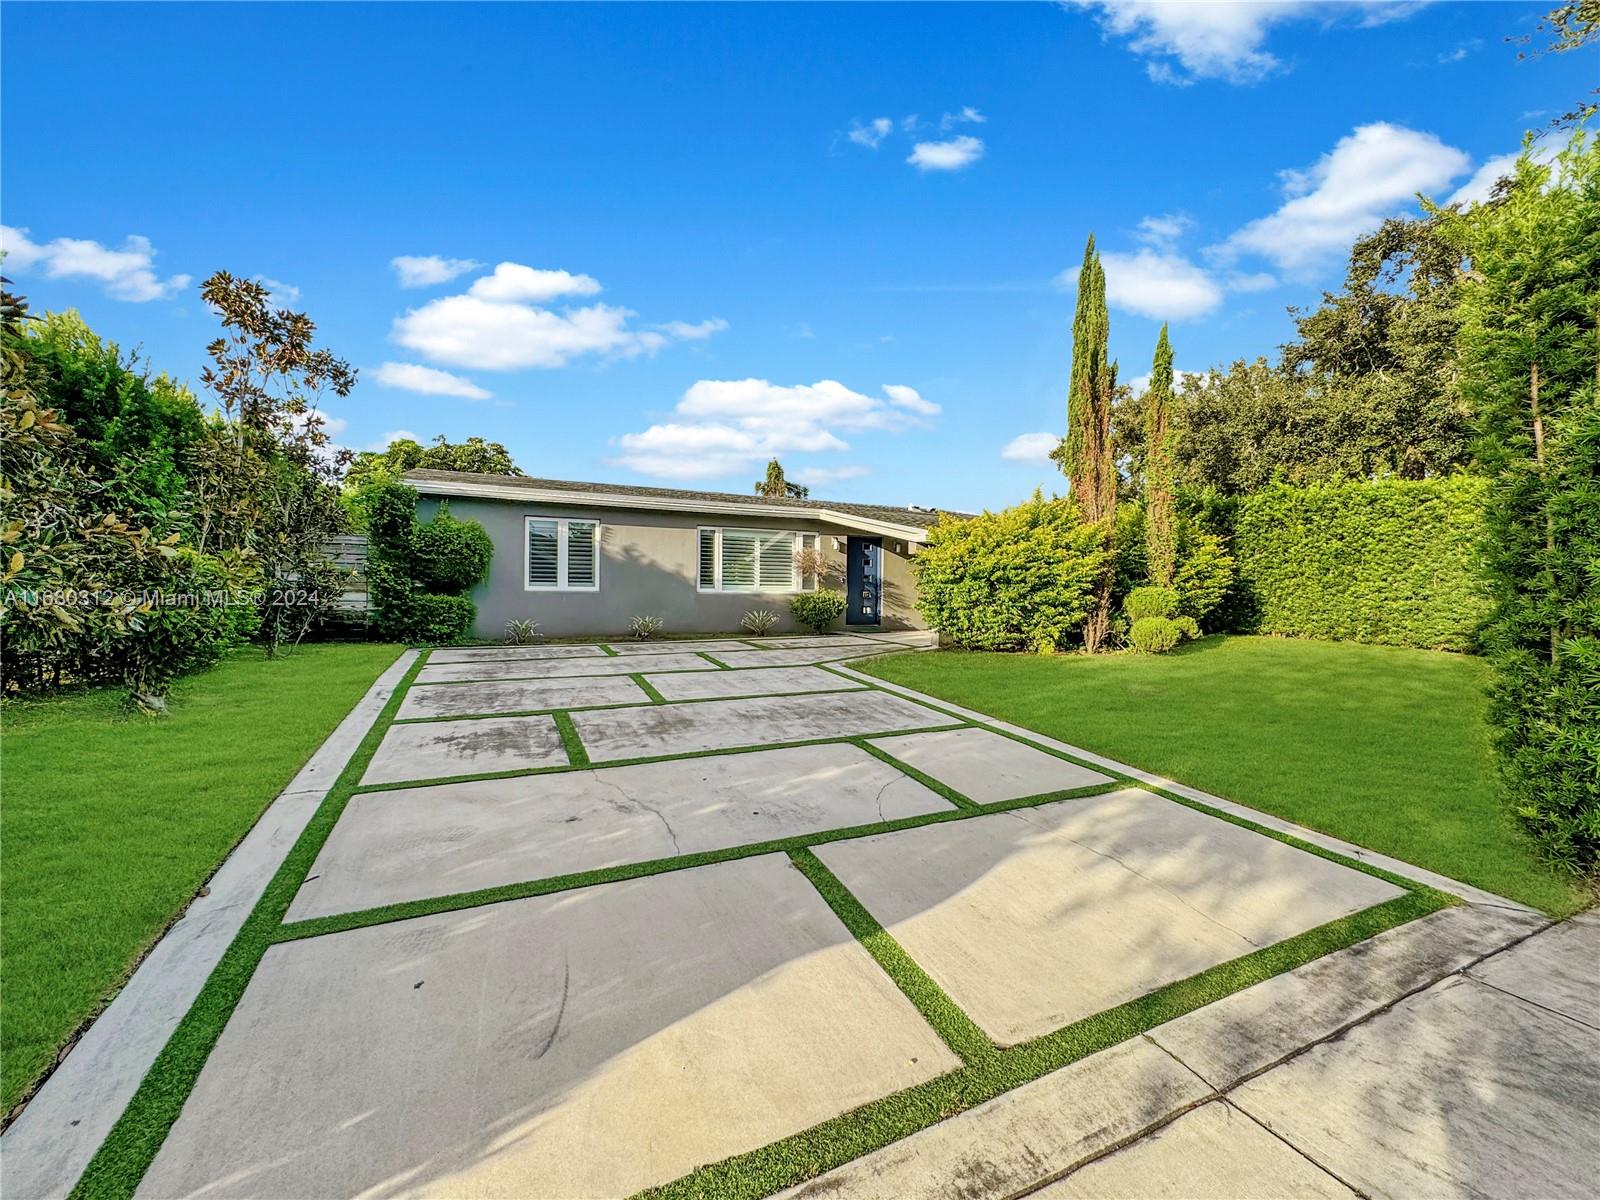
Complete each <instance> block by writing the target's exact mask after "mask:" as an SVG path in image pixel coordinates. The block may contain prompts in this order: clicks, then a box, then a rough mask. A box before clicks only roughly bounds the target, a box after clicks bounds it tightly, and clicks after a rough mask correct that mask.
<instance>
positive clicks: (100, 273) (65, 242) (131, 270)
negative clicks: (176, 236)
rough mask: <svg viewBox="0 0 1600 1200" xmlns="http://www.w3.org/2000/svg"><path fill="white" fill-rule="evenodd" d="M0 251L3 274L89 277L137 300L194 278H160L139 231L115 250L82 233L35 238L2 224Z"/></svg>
mask: <svg viewBox="0 0 1600 1200" xmlns="http://www.w3.org/2000/svg"><path fill="white" fill-rule="evenodd" d="M0 250H3V251H5V270H6V272H7V274H12V275H27V274H29V273H30V272H32V271H35V270H37V271H38V272H39V273H40V274H42V275H43V276H44V277H45V278H46V279H89V280H93V281H94V282H96V283H98V284H100V285H101V286H102V287H103V288H104V289H105V293H106V295H108V296H110V297H111V298H112V299H113V300H127V301H130V302H131V303H135V304H142V303H144V302H146V301H149V300H165V299H166V298H168V297H169V296H173V295H176V294H177V293H178V292H181V291H182V290H183V289H184V288H186V287H188V286H189V282H190V279H191V278H192V277H191V276H188V275H169V276H168V277H167V278H166V279H162V278H160V277H159V276H158V275H157V274H156V271H155V259H156V250H155V247H154V246H152V245H151V244H150V239H149V238H146V237H139V236H138V235H137V234H135V235H132V236H130V237H128V238H126V239H125V240H124V241H123V243H122V248H121V249H120V250H113V249H111V248H110V247H107V246H102V245H101V244H100V243H99V242H92V241H88V240H86V239H83V238H67V237H58V238H56V239H54V240H53V241H49V242H43V243H40V242H35V241H34V240H33V239H32V238H30V237H29V236H28V230H26V229H18V228H14V227H12V226H10V225H0Z"/></svg>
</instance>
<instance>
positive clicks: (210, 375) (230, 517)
mask: <svg viewBox="0 0 1600 1200" xmlns="http://www.w3.org/2000/svg"><path fill="white" fill-rule="evenodd" d="M200 295H201V297H202V299H204V300H205V302H206V303H207V304H208V305H210V306H211V308H212V309H213V310H215V311H216V312H217V314H218V315H219V317H220V319H221V321H222V327H223V330H224V331H225V332H224V333H223V335H222V336H221V337H218V338H216V339H215V340H214V341H212V342H211V344H210V345H209V346H208V347H207V353H209V354H210V356H211V360H212V361H211V364H210V365H208V366H207V367H206V368H205V369H204V370H203V371H202V372H201V376H200V378H201V381H202V382H203V383H204V384H205V386H206V387H207V388H208V389H209V390H210V391H211V392H212V394H213V395H215V396H216V397H217V399H218V400H219V401H220V402H221V404H222V410H223V413H224V415H225V419H224V420H223V421H222V422H218V423H213V424H212V425H211V426H209V427H208V430H207V432H208V435H209V436H208V437H206V438H205V439H204V440H203V441H202V443H201V444H200V446H199V447H198V448H197V450H196V451H195V454H194V458H195V461H196V467H197V474H198V476H199V483H200V487H199V489H198V496H197V499H198V501H199V508H200V513H199V516H200V521H199V530H198V543H199V545H198V548H199V549H200V550H201V551H203V552H210V553H216V552H218V551H221V550H237V551H242V552H245V553H248V554H250V555H252V556H253V557H254V558H255V560H256V561H257V562H258V563H259V564H260V568H261V572H262V579H263V583H264V585H265V586H264V587H263V588H262V589H261V593H260V594H261V597H262V600H261V613H260V616H261V631H262V640H263V643H264V645H265V646H266V649H267V654H268V656H269V657H270V656H271V655H272V654H274V653H276V652H277V650H278V648H279V647H280V646H281V645H283V644H285V643H286V642H288V643H292V642H295V641H298V640H299V638H301V637H302V636H304V634H305V633H306V632H307V630H308V629H309V628H310V627H311V625H312V623H313V622H315V621H316V620H318V619H319V618H321V617H323V616H324V615H326V614H327V613H329V612H331V611H332V609H333V607H334V606H335V605H336V604H337V602H338V599H339V593H340V591H341V587H342V582H343V575H342V572H340V571H338V569H337V568H335V567H334V566H333V564H332V562H331V561H330V559H329V557H328V555H327V553H326V551H325V549H324V547H325V546H326V544H327V541H328V538H329V537H330V536H331V535H333V534H335V533H338V532H339V531H340V530H342V529H343V528H345V515H344V509H343V507H342V506H341V505H340V503H339V494H338V489H337V487H336V481H337V479H338V477H339V474H340V473H341V471H342V470H343V469H344V467H345V466H346V465H347V464H348V462H349V458H350V454H349V451H346V450H336V449H335V448H334V447H332V446H331V445H330V444H329V438H328V431H327V421H326V419H325V418H324V417H323V415H322V413H321V410H320V403H321V399H322V397H323V395H324V394H325V393H327V392H332V393H333V394H334V395H336V396H348V395H349V394H350V392H351V390H352V389H353V388H354V387H355V382H356V373H355V371H354V370H353V369H352V368H351V366H350V364H349V363H347V362H345V361H344V360H343V359H340V358H337V357H335V356H334V355H333V353H332V352H331V351H329V350H327V349H322V348H316V347H314V345H313V339H314V335H315V333H316V326H315V325H314V324H313V323H312V321H311V319H310V318H309V317H307V316H306V315H305V314H304V313H296V312H291V311H289V310H288V309H275V308H273V307H271V305H270V304H269V303H268V301H269V299H270V297H269V294H268V292H267V289H266V288H265V287H263V286H262V285H261V284H259V283H256V282H255V281H253V280H249V279H237V278H235V277H234V276H232V275H230V274H228V272H226V271H218V272H217V273H216V274H214V275H212V276H211V277H210V278H209V279H207V280H206V281H205V282H204V283H202V284H201V285H200Z"/></svg>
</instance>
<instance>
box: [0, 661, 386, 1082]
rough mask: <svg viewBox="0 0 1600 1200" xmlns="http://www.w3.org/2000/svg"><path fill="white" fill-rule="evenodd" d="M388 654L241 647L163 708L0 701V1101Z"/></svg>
mask: <svg viewBox="0 0 1600 1200" xmlns="http://www.w3.org/2000/svg"><path fill="white" fill-rule="evenodd" d="M398 654H399V648H398V647H395V646H373V645H312V646H302V647H300V648H299V649H298V650H296V651H295V652H294V653H293V654H292V655H291V656H289V657H288V658H281V659H278V660H276V661H274V662H267V661H265V660H264V659H262V658H261V656H260V652H259V651H246V652H241V653H240V654H239V655H237V656H236V657H234V658H231V659H229V660H228V661H227V662H225V663H223V664H222V665H221V666H219V667H217V668H216V669H215V670H214V671H210V672H208V673H206V674H204V675H200V676H197V677H195V678H192V679H185V680H181V681H179V682H178V683H177V684H176V685H175V686H174V687H173V690H172V694H171V696H170V698H169V702H170V706H171V712H172V715H171V716H169V717H167V718H166V719H164V720H153V719H151V718H148V717H142V716H136V715H131V714H129V713H127V712H126V711H125V710H124V709H123V706H122V703H121V699H120V695H119V694H117V693H115V692H113V691H110V690H97V691H89V692H78V693H74V694H69V695H63V696H60V697H55V698H51V699H47V700H36V701H26V702H23V701H10V702H7V703H6V705H5V706H4V709H3V710H0V719H3V733H0V772H3V774H0V788H3V796H4V800H3V804H0V987H3V1003H4V1008H5V1020H4V1022H3V1023H0V1064H3V1065H0V1111H6V1110H9V1109H10V1108H11V1106H12V1105H13V1104H14V1103H15V1102H16V1101H17V1100H18V1099H19V1098H20V1097H21V1096H22V1094H23V1093H24V1092H25V1090H26V1089H27V1088H28V1086H29V1085H30V1084H31V1083H32V1082H33V1081H34V1080H35V1079H36V1078H38V1076H39V1075H40V1074H41V1073H42V1072H43V1071H44V1070H46V1069H47V1068H48V1067H49V1065H50V1064H51V1062H52V1061H54V1058H55V1055H56V1053H57V1052H58V1051H59V1049H60V1048H61V1046H62V1045H64V1044H65V1042H66V1041H67V1039H68V1038H69V1037H70V1036H71V1035H72V1033H73V1031H74V1030H75V1029H76V1028H77V1027H78V1026H79V1025H80V1024H81V1023H82V1022H83V1020H84V1018H86V1017H88V1016H90V1015H91V1014H93V1013H94V1012H96V1011H97V1010H98V1009H99V1008H100V1007H101V1006H102V1005H103V1004H105V1003H106V1001H107V1000H109V999H110V997H111V996H112V995H113V994H114V993H115V991H116V989H117V988H118V987H119V986H120V985H121V984H122V983H123V981H124V980H125V979H126V978H127V976H128V974H129V971H130V969H131V968H132V966H133V965H134V964H135V963H136V962H137V961H138V960H139V958H140V957H141V956H142V955H143V954H144V953H145V952H146V951H147V950H148V949H149V948H150V946H151V945H153V944H154V942H155V941H156V939H157V938H158V937H159V936H160V934H161V932H162V931H163V930H164V929H165V928H166V927H167V926H168V925H169V924H170V923H171V922H172V920H173V918H174V917H175V916H177V915H178V913H179V912H180V911H182V909H183V908H184V907H185V906H186V905H187V904H188V902H189V900H190V899H191V898H192V897H193V896H194V894H195V893H196V892H197V891H198V890H199V888H200V885H201V884H202V883H204V882H205V880H206V879H207V877H209V876H210V875H211V873H212V872H213V871H214V870H215V869H216V868H217V866H218V865H219V864H220V863H221V862H222V860H223V859H224V858H225V857H226V856H227V854H228V851H229V850H230V849H232V847H233V846H234V845H235V844H236V843H237V842H238V841H239V839H240V838H242V837H243V836H244V835H245V833H246V832H247V831H248V830H249V828H250V826H251V825H253V824H254V823H255V821H256V818H257V817H259V816H260V815H261V813H262V811H263V810H264V809H265V808H266V806H267V805H268V804H269V803H270V802H271V801H272V799H273V798H274V797H275V796H276V795H277V794H278V792H279V791H280V790H282V788H283V786H284V785H285V784H286V783H288V782H289V780H290V779H291V778H293V776H294V774H295V772H296V771H297V770H299V768H300V766H301V765H302V764H303V763H304V762H305V761H306V759H308V758H309V757H310V756H311V753H312V751H314V750H315V749H316V748H317V746H318V745H320V744H321V742H322V740H323V739H324V738H325V737H327V735H328V734H329V733H330V732H331V731H332V730H333V727H334V726H335V725H337V724H338V723H339V721H340V720H341V719H343V717H344V715H345V714H346V713H347V712H349V711H350V709H351V708H352V707H353V706H354V705H355V703H356V701H357V700H359V699H360V698H361V696H362V694H363V693H364V692H366V690H367V688H368V687H370V686H371V685H372V681H373V680H374V679H376V678H377V677H378V675H379V674H380V673H381V672H382V671H383V669H384V668H385V667H387V666H388V665H389V664H390V663H392V662H393V661H394V659H395V657H396V655H398Z"/></svg>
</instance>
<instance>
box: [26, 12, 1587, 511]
mask: <svg viewBox="0 0 1600 1200" xmlns="http://www.w3.org/2000/svg"><path fill="white" fill-rule="evenodd" d="M1551 3H1553V0H1547V2H1541V3H1534V4H1495V3H1472V4H1447V3H1435V4H1395V3H1373V4H1363V5H1357V4H1346V5H1335V4H1283V3H1261V4H1254V5H1192V4H1191V5H1178V4H1171V3H1160V2H1149V3H1130V4H1120V5H1115V6H1108V5H1101V4H1083V5H1066V6H1056V5H1042V4H1041V5H1021V4H1009V5H988V6H967V5H954V4H951V5H929V6H923V5H910V4H899V5H882V6H869V5H852V6H833V5H823V4H817V5H759V6H743V7H736V6H731V5H724V6H715V7H702V6H695V5H660V6H654V7H642V6H622V5H608V6H598V5H565V6H551V7H531V6H517V5H509V4H503V5H486V6H469V5H449V6H433V5H422V4H413V5H394V6H386V5H372V4H369V5H354V4H347V5H346V4H342V5H335V4H328V5H315V6H297V5H269V6H249V5H221V4H219V5H208V6H198V7H191V6H187V5H177V4H162V5H153V6H144V5H135V4H119V5H110V6H99V5H87V4H50V5H45V4H28V3H13V4H8V5H6V6H5V9H4V13H3V17H0V21H3V36H4V48H3V54H4V62H3V66H4V74H3V84H0V87H3V93H0V105H3V114H4V118H3V119H4V142H3V150H0V156H3V157H0V166H3V172H4V185H5V186H4V193H3V202H0V203H3V206H0V219H3V223H4V225H5V226H6V230H5V233H4V238H5V245H6V248H7V250H8V258H7V262H6V268H5V270H6V273H7V274H8V275H9V276H11V277H13V278H15V279H16V281H17V284H18V288H19V290H21V291H22V292H24V293H25V294H26V295H28V296H29V298H30V300H31V301H32V302H33V304H34V305H35V307H36V308H39V309H57V308H65V307H75V308H77V309H79V310H80V311H81V312H82V313H83V314H84V316H85V318H86V319H87V320H88V321H89V323H90V324H91V325H92V326H93V327H94V328H95V329H96V330H98V331H100V332H101V333H102V334H104V335H105V336H107V337H109V338H112V339H113V340H116V341H117V342H119V343H121V344H122V345H123V346H124V347H125V348H130V349H131V348H138V349H139V350H140V352H141V353H142V354H143V355H144V356H145V357H146V358H147V359H148V360H149V362H150V363H151V364H153V365H154V366H155V367H156V368H158V369H165V370H167V371H169V372H171V373H173V374H175V375H178V376H180V377H185V378H194V377H195V376H197V374H198V372H199V369H200V367H201V366H202V364H203V355H204V346H205V343H206V342H207V340H209V338H210V337H212V336H213V335H214V331H215V322H214V318H213V316H212V315H211V314H210V313H209V312H208V311H207V310H206V309H205V308H204V307H203V306H202V304H201V303H200V301H199V299H198V296H197V294H196V284H197V282H198V280H200V279H201V278H203V277H204V276H205V275H207V274H208V273H210V272H211V271H213V270H216V269H218V268H226V269H228V270H231V271H233V272H234V273H236V274H242V275H249V276H259V277H262V278H264V279H267V280H271V281H274V283H273V286H274V287H275V288H277V289H279V292H278V294H279V295H281V296H282V297H283V298H284V299H285V300H286V301H287V302H289V303H291V304H292V305H293V306H294V307H297V308H302V309H304V310H306V311H308V312H309V313H310V314H311V316H312V317H313V318H314V319H315V320H316V322H317V323H318V326H319V328H320V331H321V335H322V340H323V341H324V343H325V344H326V345H328V346H329V347H330V348H332V349H334V350H335V351H336V352H337V353H339V354H341V355H342V356H344V357H347V358H349V359H350V360H351V361H352V362H353V363H355V364H356V365H357V366H359V367H360V368H361V376H362V378H361V383H360V385H359V386H358V388H357V390H356V391H355V393H354V394H353V395H352V396H350V397H349V398H348V399H346V400H343V401H339V402H337V403H336V404H334V405H331V406H330V412H329V415H330V417H331V418H332V419H333V420H334V422H335V424H336V426H337V428H338V430H339V432H338V437H339V439H340V440H341V441H342V442H343V443H345V444H348V445H351V446H354V447H357V448H367V447H370V446H373V445H377V444H381V443H382V441H383V440H384V438H385V437H387V436H389V435H391V434H393V433H394V432H396V431H400V430H404V431H408V432H411V433H414V434H416V435H419V436H421V437H422V438H424V439H428V438H431V437H432V435H434V434H436V433H444V434H447V435H448V436H449V437H450V438H451V439H452V440H455V439H460V438H464V437H467V436H469V435H472V434H480V435H482V436H485V437H488V438H490V439H493V440H497V441H502V442H504V443H505V444H506V445H507V446H508V447H509V448H510V449H511V450H512V452H513V454H514V456H515V457H516V459H517V461H518V463H519V464H520V465H521V466H522V467H523V469H524V470H526V471H527V472H529V473H530V474H535V475H542V476H550V477H558V478H579V479H610V480H617V481H629V482H648V483H656V484H665V485H668V486H685V487H714V488H726V489H730V490H738V491H745V490H747V489H748V488H749V487H750V485H751V484H752V482H753V481H754V480H755V478H756V477H757V476H758V475H759V474H760V473H761V468H762V466H763V464H764V463H765V461H766V458H767V457H768V455H769V454H770V453H773V452H776V453H777V454H778V455H779V456H780V457H781V458H782V460H783V461H784V463H785V464H786V466H787V467H788V468H789V471H790V474H791V476H798V477H800V478H802V479H806V480H808V481H810V482H812V483H813V485H814V493H815V494H818V495H823V496H827V497H831V498H836V499H853V500H862V501H878V502H884V503H917V504H927V505H940V506H949V507H960V508H976V507H980V506H999V505H1003V504H1007V503H1011V502H1014V501H1016V500H1017V499H1020V498H1021V497H1023V496H1025V495H1026V494H1027V492H1028V491H1029V490H1031V489H1032V488H1033V487H1034V486H1035V485H1036V484H1039V483H1043V484H1045V486H1046V487H1047V488H1048V487H1059V486H1060V479H1059V476H1057V475H1055V474H1054V472H1053V469H1052V468H1051V467H1050V466H1049V465H1048V464H1047V463H1042V462H1041V461H1040V460H1039V458H1038V455H1037V451H1038V448H1039V447H1042V446H1043V445H1044V444H1045V442H1046V441H1047V440H1048V439H1046V438H1044V437H1041V436H1035V437H1034V438H1033V439H1031V440H1029V439H1027V438H1026V437H1024V436H1023V435H1029V434H1033V435H1043V434H1047V433H1051V432H1053V431H1059V430H1060V429H1061V428H1063V427H1064V423H1065V415H1064V406H1065V380H1066V374H1067V364H1068V357H1069V353H1070V339H1069V330H1070V322H1071V312H1072V303H1073V294H1072V291H1071V271H1072V269H1073V268H1075V266H1076V265H1077V263H1078V261H1079V259H1080V257H1081V254H1082V249H1083V242H1084V238H1085V236H1086V235H1087V234H1088V233H1089V232H1090V231H1091V230H1092V231H1093V232H1094V233H1095V234H1096V236H1097V238H1098V240H1099V243H1100V245H1101V248H1102V249H1103V250H1104V251H1105V252H1106V255H1107V264H1106V265H1107V274H1108V279H1109V288H1110V291H1111V296H1112V301H1113V311H1112V351H1113V354H1114V355H1116V356H1117V357H1118V358H1119V359H1120V361H1121V363H1122V370H1123V377H1124V378H1125V379H1126V378H1133V377H1137V376H1139V375H1141V374H1143V373H1144V372H1146V371H1148V369H1149V359H1150V354H1151V349H1152V347H1153V344H1154V340H1155V335H1156V330H1157V329H1158V327H1159V325H1160V321H1161V319H1162V318H1163V317H1166V318H1170V319H1171V320H1172V323H1173V331H1172V338H1173V343H1174V346H1175V349H1176V356H1177V365H1178V367H1179V368H1180V369H1184V370H1201V369H1204V368H1206V367H1208V366H1210V365H1213V364H1216V363H1221V362H1226V361H1229V360H1232V359H1234V358H1237V357H1249V356H1254V355H1256V354H1264V353H1267V354H1270V353H1271V352H1272V351H1273V350H1274V348H1275V347H1276V346H1277V345H1278V344H1279V343H1280V342H1281V341H1283V340H1284V339H1285V337H1286V336H1287V335H1288V334H1289V332H1290V331H1291V325H1290V321H1289V318H1288V316H1287V315H1286V313H1285V308H1286V306H1288V305H1306V304H1311V303H1314V302H1315V301H1316V299H1317V298H1318V295H1319V293H1320V291H1321V289H1322V288H1324V287H1327V286H1333V285H1334V284H1336V283H1337V281H1338V279H1339V277H1340V275H1341V273H1342V271H1341V255H1340V251H1341V249H1343V248H1344V247H1347V246H1348V244H1349V241H1350V240H1351V237H1352V236H1354V235H1355V234H1356V233H1359V232H1361V231H1362V230H1363V229H1366V228H1370V227H1371V226H1372V225H1374V224H1375V223H1376V222H1377V221H1378V220H1380V219H1381V218H1382V217H1383V216H1384V215H1386V214H1388V213H1392V212H1401V211H1405V210H1406V209H1407V208H1408V207H1410V206H1411V200H1410V197H1411V195H1412V194H1413V193H1414V192H1416V191H1419V190H1420V191H1424V192H1426V193H1428V194H1430V195H1433V196H1435V197H1437V198H1441V199H1444V198H1449V197H1451V196H1453V195H1456V194H1457V193H1458V192H1465V193H1467V194H1471V193H1472V192H1474V191H1475V190H1481V189H1483V188H1484V187H1486V185H1487V182H1488V181H1489V180H1492V178H1493V176H1494V175H1495V174H1496V167H1497V166H1498V165H1501V164H1502V160H1501V156H1504V155H1506V154H1507V153H1508V152H1511V151H1514V150H1515V149H1516V147H1517V145H1518V143H1519V140H1520V138H1521V135H1522V132H1523V130H1524V129H1526V128H1530V127H1532V128H1537V127H1539V126H1541V125H1543V124H1544V122H1545V121H1547V120H1548V119H1549V118H1550V117H1551V116H1553V115H1555V114H1556V113H1559V112H1561V111H1563V110H1564V109H1565V108H1567V107H1570V105H1571V103H1572V102H1573V101H1575V100H1576V99H1577V98H1578V97H1579V96H1580V95H1581V94H1582V93H1583V92H1584V91H1586V90H1587V89H1588V88H1589V87H1591V86H1592V77H1593V75H1594V73H1595V65H1596V64H1595V58H1594V56H1592V55H1590V56H1587V57H1585V56H1582V55H1567V56H1557V57H1548V58H1543V59H1538V60H1532V61H1526V62H1521V63H1519V62H1518V61H1517V60H1516V55H1515V51H1514V49H1513V48H1511V47H1508V46H1506V45H1505V44H1504V43H1503V41H1502V39H1503V38H1504V37H1505V36H1507V35H1516V34H1519V33H1525V32H1527V31H1529V30H1531V28H1532V25H1533V23H1534V21H1536V20H1537V18H1538V16H1539V14H1540V13H1541V12H1542V11H1543V10H1544V9H1545V8H1546V7H1549V6H1550V4H1551ZM396 260H399V264H398V265H397V262H396ZM501 264H505V265H501ZM185 277H188V278H187V280H186V279H185ZM408 282H409V283H410V285H411V286H405V284H406V283H408ZM386 364H387V365H386ZM419 388H420V389H431V390H421V391H419V390H418V389H419ZM1019 438H1022V440H1021V441H1018V440H1017V439H1019ZM1030 451H1031V452H1032V454H1031V456H1030ZM1008 452H1009V457H1008V456H1007V454H1008Z"/></svg>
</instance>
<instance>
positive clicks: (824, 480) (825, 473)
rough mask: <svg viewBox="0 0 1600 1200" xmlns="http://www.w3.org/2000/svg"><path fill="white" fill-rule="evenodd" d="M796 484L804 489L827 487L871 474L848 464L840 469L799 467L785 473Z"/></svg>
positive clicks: (857, 465) (855, 465) (866, 470)
mask: <svg viewBox="0 0 1600 1200" xmlns="http://www.w3.org/2000/svg"><path fill="white" fill-rule="evenodd" d="M787 474H788V477H789V478H790V479H793V480H794V481H795V482H796V483H803V484H805V486H806V487H827V486H828V485H829V484H830V483H839V482H841V481H843V480H846V479H860V478H861V477H862V476H863V475H869V474H871V472H870V471H869V470H868V469H867V468H866V467H863V466H860V465H859V464H848V465H846V466H842V467H801V468H799V469H798V470H795V471H790V472H788V473H787Z"/></svg>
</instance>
